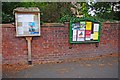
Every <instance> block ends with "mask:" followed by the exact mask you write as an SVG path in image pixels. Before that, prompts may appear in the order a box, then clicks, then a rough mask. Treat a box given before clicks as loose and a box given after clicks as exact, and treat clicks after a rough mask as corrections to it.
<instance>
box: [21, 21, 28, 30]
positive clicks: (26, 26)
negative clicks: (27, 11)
mask: <svg viewBox="0 0 120 80" xmlns="http://www.w3.org/2000/svg"><path fill="white" fill-rule="evenodd" d="M28 24H29V23H28V22H22V26H23V29H24V31H29V25H28Z"/></svg>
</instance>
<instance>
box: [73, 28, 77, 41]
mask: <svg viewBox="0 0 120 80" xmlns="http://www.w3.org/2000/svg"><path fill="white" fill-rule="evenodd" d="M76 35H77V30H73V41H76Z"/></svg>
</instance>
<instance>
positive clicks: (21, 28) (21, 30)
mask: <svg viewBox="0 0 120 80" xmlns="http://www.w3.org/2000/svg"><path fill="white" fill-rule="evenodd" d="M17 29H18V30H17V31H18V34H20V35H21V34H24V32H23V27H22V26H19V27H18V28H17Z"/></svg>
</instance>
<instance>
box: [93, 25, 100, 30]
mask: <svg viewBox="0 0 120 80" xmlns="http://www.w3.org/2000/svg"><path fill="white" fill-rule="evenodd" d="M93 30H94V31H99V24H97V23H94V29H93Z"/></svg>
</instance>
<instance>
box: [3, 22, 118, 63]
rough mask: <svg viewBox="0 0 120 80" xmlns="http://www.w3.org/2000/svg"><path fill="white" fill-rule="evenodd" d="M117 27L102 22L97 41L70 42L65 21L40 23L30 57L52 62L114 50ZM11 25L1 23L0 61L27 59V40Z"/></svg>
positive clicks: (35, 59)
mask: <svg viewBox="0 0 120 80" xmlns="http://www.w3.org/2000/svg"><path fill="white" fill-rule="evenodd" d="M118 27H120V23H103V24H102V29H101V36H100V43H99V45H98V47H96V46H95V43H89V44H70V43H69V23H65V24H64V25H52V24H46V25H42V26H41V36H40V37H33V40H32V60H33V63H35V62H53V61H62V60H66V59H75V58H81V57H95V56H99V55H105V54H116V53H118V32H119V31H118V30H120V29H118ZM15 35H16V34H15V26H13V25H11V24H3V25H2V55H3V63H17V62H25V63H26V62H27V41H26V40H25V38H24V37H19V38H18V37H16V36H15Z"/></svg>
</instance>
